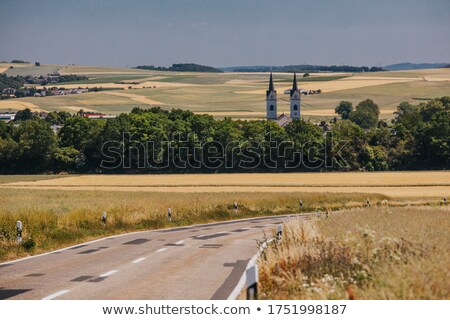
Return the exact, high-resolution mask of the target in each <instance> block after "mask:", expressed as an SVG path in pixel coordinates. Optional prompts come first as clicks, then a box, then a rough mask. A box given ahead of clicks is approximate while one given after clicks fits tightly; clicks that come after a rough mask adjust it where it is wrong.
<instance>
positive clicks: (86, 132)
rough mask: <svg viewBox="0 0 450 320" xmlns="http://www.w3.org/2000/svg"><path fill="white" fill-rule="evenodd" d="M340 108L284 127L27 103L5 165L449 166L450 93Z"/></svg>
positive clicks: (7, 136) (115, 168)
mask: <svg viewBox="0 0 450 320" xmlns="http://www.w3.org/2000/svg"><path fill="white" fill-rule="evenodd" d="M336 111H337V112H338V114H339V115H340V117H341V119H335V121H334V123H332V124H327V125H325V123H322V125H316V124H313V123H309V122H306V121H303V120H295V121H293V122H291V123H289V124H288V125H286V126H285V127H280V126H279V125H278V124H277V123H276V122H274V121H256V120H252V121H244V120H231V119H230V118H225V119H221V120H216V119H214V118H213V117H212V116H209V115H197V114H193V113H192V112H190V111H187V110H181V109H172V110H170V111H168V110H164V109H162V108H160V107H154V108H150V109H141V108H134V109H133V110H132V111H131V112H130V113H122V114H120V115H119V116H118V117H117V118H115V119H107V120H105V119H96V120H94V119H88V118H86V117H82V116H77V115H70V114H69V113H67V112H50V113H49V114H48V115H47V116H46V118H45V119H41V118H39V117H38V116H37V115H36V114H34V113H32V112H31V111H30V110H22V111H20V112H19V113H18V115H17V117H16V121H12V122H9V123H4V122H0V172H1V173H44V172H52V173H57V172H61V171H68V172H79V173H93V172H103V173H108V172H123V173H125V172H126V173H133V172H140V173H146V172H149V173H150V172H165V173H171V172H230V171H232V172H238V171H246V172H249V171H250V172H269V171H273V172H277V171H324V170H332V171H342V170H345V171H348V170H366V171H373V170H376V171H383V170H406V169H448V168H449V164H450V163H449V159H450V97H442V98H437V99H433V100H430V101H428V102H427V103H421V104H419V105H413V104H410V103H408V102H403V103H401V104H400V105H399V106H398V108H397V111H396V115H395V118H394V119H393V120H392V122H391V123H386V122H384V121H379V120H378V115H379V108H378V106H377V105H376V104H375V103H374V102H373V101H372V100H365V101H362V102H361V103H359V104H358V105H357V106H356V107H355V109H353V106H352V105H351V103H348V102H341V103H340V104H339V106H338V107H337V108H336ZM367 119H369V120H367ZM55 124H57V125H60V126H61V127H60V129H59V131H58V133H57V134H55V133H54V131H53V130H52V128H51V126H52V125H55ZM119 155H120V156H119ZM116 156H117V157H116ZM119 162H120V163H119ZM242 164H244V165H242ZM299 164H300V165H299Z"/></svg>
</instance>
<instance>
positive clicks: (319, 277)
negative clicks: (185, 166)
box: [260, 206, 450, 299]
mask: <svg viewBox="0 0 450 320" xmlns="http://www.w3.org/2000/svg"><path fill="white" fill-rule="evenodd" d="M449 213H450V208H449V207H444V206H441V207H437V206H433V207H404V208H393V207H388V206H380V207H377V208H370V209H353V210H349V211H346V212H339V213H334V214H330V215H329V217H328V218H322V219H314V220H309V221H302V220H299V219H295V220H292V221H290V222H289V223H287V224H286V225H285V227H284V231H283V232H284V233H283V238H282V240H281V241H279V242H277V241H273V242H272V243H271V245H269V247H268V248H267V249H266V250H265V251H264V253H263V255H262V256H261V258H260V291H261V298H263V299H449V298H450V269H449V268H448V266H449V265H450V233H449V232H448V231H449V230H450V220H449V219H448V215H449Z"/></svg>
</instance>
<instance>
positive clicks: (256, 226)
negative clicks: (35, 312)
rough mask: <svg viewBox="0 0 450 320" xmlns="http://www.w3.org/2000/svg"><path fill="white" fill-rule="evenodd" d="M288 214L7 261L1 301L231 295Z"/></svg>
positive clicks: (0, 269) (2, 267)
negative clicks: (259, 242)
mask: <svg viewBox="0 0 450 320" xmlns="http://www.w3.org/2000/svg"><path fill="white" fill-rule="evenodd" d="M287 218H288V216H276V217H260V218H253V219H245V220H234V221H227V222H219V223H212V224H203V225H195V226H191V227H183V228H174V229H164V230H153V231H143V232H136V233H130V234H125V235H120V236H111V237H108V238H104V239H100V240H96V241H92V242H87V243H84V244H80V245H77V246H74V247H70V248H66V249H62V250H58V251H54V252H51V253H48V254H44V255H39V256H35V257H31V258H26V259H21V260H16V261H11V262H6V263H2V264H0V300H1V299H73V300H84V299H88V300H96V299H102V300H103V299H142V300H145V299H158V300H164V299H203V300H205V299H217V300H219V299H226V298H227V297H228V296H229V295H230V293H231V292H232V290H233V289H234V287H235V286H236V285H237V283H238V281H239V279H240V277H241V275H242V273H243V272H244V271H245V268H246V266H247V263H248V261H249V260H250V259H251V258H252V257H253V256H254V255H255V254H256V252H257V240H263V239H264V233H266V234H267V235H268V236H270V235H271V232H272V231H271V230H272V229H273V228H274V225H276V224H279V223H282V222H283V221H284V220H286V219H287Z"/></svg>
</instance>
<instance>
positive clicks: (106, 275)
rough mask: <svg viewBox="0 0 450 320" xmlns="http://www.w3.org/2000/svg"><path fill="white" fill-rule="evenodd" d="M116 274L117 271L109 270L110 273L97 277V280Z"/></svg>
mask: <svg viewBox="0 0 450 320" xmlns="http://www.w3.org/2000/svg"><path fill="white" fill-rule="evenodd" d="M116 272H117V270H111V271H108V272H106V273H104V274H101V275H99V276H98V277H99V278H106V277H108V276H110V275H112V274H114V273H116Z"/></svg>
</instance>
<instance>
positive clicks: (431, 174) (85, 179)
mask: <svg viewBox="0 0 450 320" xmlns="http://www.w3.org/2000/svg"><path fill="white" fill-rule="evenodd" d="M18 177H20V176H18ZM44 177H45V176H44ZM1 188H17V189H47V190H79V191H83V190H85V191H86V190H89V191H133V192H140V191H142V192H176V193H203V192H212V193H220V192H265V193H267V192H270V193H272V192H276V193H283V192H288V193H289V192H297V193H354V192H358V193H378V194H383V195H386V196H388V197H398V198H408V199H412V198H417V199H420V198H440V199H442V198H443V197H444V196H450V171H414V172H411V171H400V172H339V173H336V172H327V173H248V174H246V173H233V174H154V175H151V174H146V175H77V176H71V175H68V176H64V175H63V176H56V178H55V179H50V180H38V181H20V180H18V181H14V179H10V181H8V182H7V183H2V180H1V178H0V190H1Z"/></svg>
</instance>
